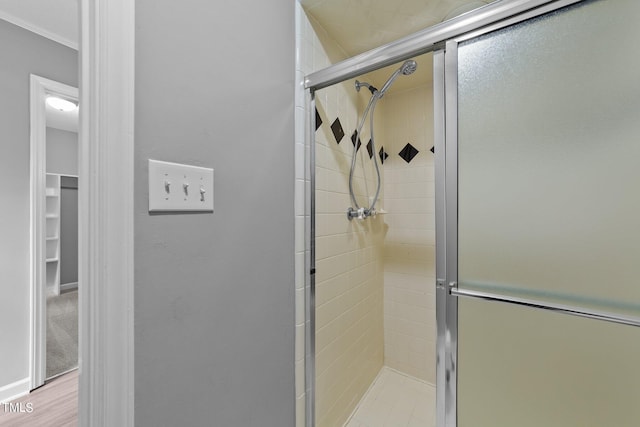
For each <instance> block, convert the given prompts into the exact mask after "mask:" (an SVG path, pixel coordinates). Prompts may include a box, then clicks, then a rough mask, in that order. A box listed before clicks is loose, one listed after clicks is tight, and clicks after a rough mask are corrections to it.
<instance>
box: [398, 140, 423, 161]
mask: <svg viewBox="0 0 640 427" xmlns="http://www.w3.org/2000/svg"><path fill="white" fill-rule="evenodd" d="M418 153H419V151H418V150H417V149H416V147H414V146H413V145H411V144H407V145H405V146H404V148H403V149H402V151H400V152H399V153H398V155H399V156H400V157H402V159H403V160H404V161H405V162H407V163H409V162H411V160H413V158H414V157H415V156H416V154H418Z"/></svg>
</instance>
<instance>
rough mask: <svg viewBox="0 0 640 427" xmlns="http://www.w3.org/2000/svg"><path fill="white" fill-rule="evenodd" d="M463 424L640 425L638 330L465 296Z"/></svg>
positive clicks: (460, 395) (460, 359)
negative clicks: (466, 297)
mask: <svg viewBox="0 0 640 427" xmlns="http://www.w3.org/2000/svg"><path fill="white" fill-rule="evenodd" d="M459 310H460V311H459V313H460V316H459V322H460V324H459V326H460V329H459V330H460V334H459V347H458V350H459V353H458V368H459V376H458V426H459V427H637V426H638V425H640V424H639V423H640V405H639V404H638V403H639V402H640V367H639V365H638V362H639V361H640V328H636V327H632V326H621V325H617V324H612V323H607V322H601V321H597V320H590V319H583V318H578V317H572V316H566V315H560V314H555V313H549V312H546V311H540V310H533V309H529V308H524V307H518V306H513V305H509V304H502V303H493V302H485V301H481V300H475V299H460V301H459Z"/></svg>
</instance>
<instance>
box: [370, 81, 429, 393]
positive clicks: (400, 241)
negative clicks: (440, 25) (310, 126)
mask: <svg viewBox="0 0 640 427" xmlns="http://www.w3.org/2000/svg"><path fill="white" fill-rule="evenodd" d="M384 102H385V114H384V117H383V119H382V120H383V121H384V131H383V134H384V136H385V145H388V146H389V148H388V150H387V149H386V148H385V150H387V151H388V153H389V158H388V159H387V161H386V162H385V165H384V169H385V171H384V172H385V207H386V209H387V211H388V212H389V213H388V214H387V215H386V216H385V222H386V223H387V225H388V226H389V231H388V233H387V236H386V239H385V243H384V357H385V365H387V366H389V367H391V368H394V369H397V370H399V371H402V372H405V373H407V374H409V375H412V376H414V377H416V378H420V379H422V380H424V381H427V382H430V383H432V384H435V366H436V361H435V341H436V328H435V324H436V318H435V198H434V171H433V153H432V152H431V148H432V147H433V87H432V85H431V84H428V85H424V86H419V87H417V88H412V89H408V90H404V91H402V92H390V93H389V94H388V96H385V98H384ZM407 144H410V146H407ZM412 147H413V148H412ZM416 151H417V152H416ZM399 153H401V154H402V156H404V158H403V157H402V156H401V155H399ZM412 154H413V155H414V156H413V157H411V155H412ZM407 160H409V161H407Z"/></svg>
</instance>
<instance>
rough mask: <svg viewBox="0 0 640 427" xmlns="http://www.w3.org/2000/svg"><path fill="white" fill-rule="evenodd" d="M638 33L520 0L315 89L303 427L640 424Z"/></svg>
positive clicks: (319, 80)
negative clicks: (424, 73) (423, 73)
mask: <svg viewBox="0 0 640 427" xmlns="http://www.w3.org/2000/svg"><path fill="white" fill-rule="evenodd" d="M639 18H640V4H638V2H636V1H634V0H617V1H614V2H612V1H606V0H556V1H549V0H547V1H544V0H517V1H499V2H495V3H493V4H490V5H488V6H485V7H483V8H481V9H478V10H476V11H474V12H471V13H468V14H465V15H461V16H458V17H456V18H453V19H451V20H450V21H447V22H444V23H442V24H439V25H436V26H434V27H432V28H429V29H427V30H424V31H421V32H419V33H416V34H414V35H411V36H409V37H406V38H405V39H401V40H399V41H398V42H395V43H392V44H389V45H385V46H382V47H380V48H378V49H374V50H373V51H369V52H366V53H365V54H362V55H358V56H355V57H352V58H348V59H346V60H342V61H338V62H336V63H332V62H331V61H330V60H328V62H329V63H327V64H326V68H324V69H321V70H320V71H316V72H313V73H310V74H308V75H307V76H306V77H305V80H304V81H305V87H306V89H307V98H306V102H307V104H306V111H307V114H308V120H307V123H308V127H309V128H308V133H307V137H306V140H307V143H308V150H309V151H308V154H309V155H308V158H307V161H308V163H307V164H308V165H309V168H308V170H307V174H308V178H309V187H308V191H307V193H305V194H306V197H307V202H308V204H307V211H306V212H308V214H309V217H308V218H309V220H308V222H307V224H306V227H305V232H306V236H307V242H308V246H307V249H308V250H307V252H306V257H307V258H306V259H307V261H306V265H305V316H306V317H305V321H304V325H305V355H304V368H305V377H304V379H305V382H304V391H305V394H304V398H305V402H306V404H305V407H304V411H305V412H304V414H305V417H304V424H302V425H304V426H305V427H313V426H317V427H339V426H343V425H347V426H349V427H351V426H357V427H362V426H366V427H374V426H378V425H380V426H384V425H407V426H423V427H430V426H436V425H437V426H438V427H458V426H459V427H484V426H487V427H489V426H491V427H507V426H519V427H529V426H530V427H538V426H542V425H544V426H553V427H555V426H558V427H560V426H576V427H578V426H591V425H593V426H604V425H615V426H624V427H626V426H629V427H631V426H635V425H637V420H638V419H640V407H639V406H638V405H637V402H640V367H639V366H638V363H637V361H638V360H640V329H639V327H640V287H639V286H638V285H637V283H636V281H637V279H636V278H637V272H638V269H637V265H638V259H640V243H639V242H640V238H639V237H640V235H639V233H640V232H639V230H640V224H639V223H638V218H640V193H638V191H637V186H638V183H639V182H640V172H639V170H640V169H638V168H637V166H636V163H637V159H638V158H640V143H639V142H638V141H640V138H639V136H640V120H638V117H640V116H639V111H640V102H639V100H640V79H638V76H639V75H640V60H638V58H637V55H633V54H632V53H631V52H634V51H635V45H636V41H637V40H638V37H637V34H638V30H637V21H638V19H639ZM332 56H334V55H332V53H331V52H327V58H328V59H330V58H331V57H332ZM413 61H415V62H413ZM424 69H429V70H430V71H431V70H432V72H433V74H432V76H428V77H426V78H425V77H424V76H422V77H420V74H419V73H420V72H421V71H422V70H424ZM411 79H416V80H415V81H414V83H410V82H411V81H412V80H411ZM406 85H408V86H406ZM378 87H379V88H381V89H380V90H378V89H377V88H378ZM362 89H367V90H362ZM367 118H368V119H369V123H368V124H369V126H368V127H369V129H367V127H366V126H365V124H366V123H367V121H366V119H367ZM345 213H346V215H345ZM396 374H397V375H401V376H402V380H400V382H401V383H402V384H405V385H408V390H410V391H411V390H412V393H414V394H413V395H411V394H410V393H409V392H405V391H404V389H402V390H401V389H400V388H398V387H396V386H393V387H394V388H393V389H392V390H390V391H389V390H387V391H385V390H382V391H380V390H379V389H378V388H377V387H378V386H384V384H389V383H393V381H396V380H393V381H392V380H389V378H391V377H390V375H396ZM396 384H399V383H398V382H397V381H396ZM422 386H425V387H427V388H426V389H424V390H429V389H428V388H429V387H431V390H432V392H429V391H422V390H423V389H420V387H422ZM393 395H397V396H400V397H399V398H397V399H396V400H395V401H392V403H388V402H389V401H387V400H385V398H387V397H389V396H392V397H393ZM408 401H410V403H411V404H409V403H408ZM367 408H368V410H371V411H372V412H370V413H369V414H368V415H367V414H364V415H360V411H361V410H363V411H364V410H365V409H367ZM403 411H404V412H403ZM371 414H373V415H371ZM299 427H301V425H299Z"/></svg>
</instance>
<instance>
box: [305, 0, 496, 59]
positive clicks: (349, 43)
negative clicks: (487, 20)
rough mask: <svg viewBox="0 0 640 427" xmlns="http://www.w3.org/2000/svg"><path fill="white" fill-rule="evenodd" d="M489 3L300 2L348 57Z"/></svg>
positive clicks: (449, 0) (416, 0) (440, 0)
mask: <svg viewBox="0 0 640 427" xmlns="http://www.w3.org/2000/svg"><path fill="white" fill-rule="evenodd" d="M489 2H490V0H396V1H390V0H347V1H345V0H300V4H301V5H302V7H303V8H304V10H305V11H306V13H307V14H308V15H311V16H313V18H314V19H315V20H316V21H318V22H319V23H320V25H322V27H323V28H324V29H325V30H326V31H327V32H328V33H329V34H330V35H331V36H332V37H333V38H334V39H335V40H336V41H337V42H338V44H339V45H340V46H341V47H342V48H343V49H344V50H345V51H346V53H347V54H348V55H349V56H355V55H357V54H359V53H362V52H366V51H368V50H370V49H373V48H375V47H378V46H382V45H384V44H387V43H389V42H392V41H395V40H398V39H400V38H402V37H405V36H408V35H409V34H413V33H415V32H417V31H419V30H423V29H425V28H428V27H430V26H432V25H435V24H438V23H440V22H442V21H444V20H446V19H450V18H453V17H454V16H457V15H460V14H462V13H464V12H468V11H470V10H473V9H476V8H478V7H480V6H484V5H485V4H487V3H489Z"/></svg>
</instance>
